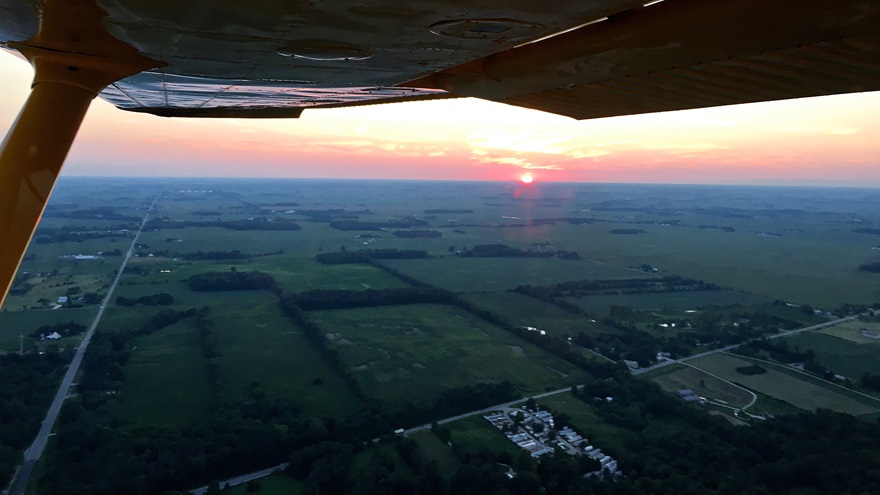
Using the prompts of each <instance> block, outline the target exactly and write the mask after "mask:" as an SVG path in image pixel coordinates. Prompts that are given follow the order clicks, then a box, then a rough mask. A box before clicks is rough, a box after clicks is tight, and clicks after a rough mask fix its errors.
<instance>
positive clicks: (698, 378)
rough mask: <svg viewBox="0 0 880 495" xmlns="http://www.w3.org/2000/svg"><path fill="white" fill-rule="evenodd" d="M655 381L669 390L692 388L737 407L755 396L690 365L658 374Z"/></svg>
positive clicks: (749, 401)
mask: <svg viewBox="0 0 880 495" xmlns="http://www.w3.org/2000/svg"><path fill="white" fill-rule="evenodd" d="M667 368H669V367H667ZM663 369H666V368H663ZM653 381H654V382H655V383H657V384H658V385H660V387H661V388H662V389H663V390H666V391H667V392H675V391H677V390H681V389H691V390H693V391H694V392H695V393H696V394H697V395H699V396H701V397H705V398H707V399H709V400H721V401H724V402H725V403H726V404H727V405H729V406H731V407H736V408H742V407H744V406H746V405H748V404H750V403H751V402H752V398H753V397H752V394H750V393H749V392H747V391H745V390H743V389H741V388H739V387H736V386H734V385H731V384H730V383H727V382H725V381H724V380H721V379H718V378H715V377H714V376H712V375H709V374H707V373H705V372H703V371H700V370H697V369H694V368H691V367H689V366H688V367H685V368H682V369H677V370H674V371H672V372H671V373H666V374H664V375H659V376H656V377H654V378H653Z"/></svg>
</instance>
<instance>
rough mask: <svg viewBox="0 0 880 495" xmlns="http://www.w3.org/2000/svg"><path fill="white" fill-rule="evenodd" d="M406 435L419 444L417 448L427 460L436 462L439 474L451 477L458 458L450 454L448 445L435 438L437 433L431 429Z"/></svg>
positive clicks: (456, 466) (447, 477)
mask: <svg viewBox="0 0 880 495" xmlns="http://www.w3.org/2000/svg"><path fill="white" fill-rule="evenodd" d="M407 436H408V437H409V438H411V439H413V440H415V441H416V442H417V443H418V444H419V449H421V451H422V453H423V454H425V457H427V458H428V460H429V461H436V462H437V467H438V468H440V474H442V475H443V477H444V478H446V479H449V478H451V477H452V475H454V474H455V472H456V471H457V470H458V465H459V462H458V459H456V457H455V456H454V455H453V454H452V450H451V449H450V448H449V446H448V445H446V444H444V443H443V442H441V441H440V439H439V438H437V435H434V434H433V433H432V432H431V431H419V432H416V433H413V434H411V435H407Z"/></svg>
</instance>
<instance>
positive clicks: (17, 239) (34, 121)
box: [0, 71, 97, 306]
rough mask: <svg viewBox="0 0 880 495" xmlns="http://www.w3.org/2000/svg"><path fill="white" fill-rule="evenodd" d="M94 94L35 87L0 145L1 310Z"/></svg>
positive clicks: (61, 85) (64, 85) (59, 85)
mask: <svg viewBox="0 0 880 495" xmlns="http://www.w3.org/2000/svg"><path fill="white" fill-rule="evenodd" d="M71 72H73V71H71ZM96 94H97V93H96V92H94V91H90V90H89V89H86V88H84V87H82V86H81V85H79V84H76V83H74V82H63V81H62V82H56V81H44V82H37V83H36V84H34V86H33V88H32V89H31V94H30V97H29V98H28V100H27V102H26V103H25V105H24V108H22V110H21V113H20V114H19V115H18V118H17V119H16V120H15V123H14V124H13V125H12V128H11V129H10V130H9V132H8V134H7V135H6V139H4V140H3V143H2V144H0V238H2V240H0V289H2V290H3V297H2V298H0V306H2V302H3V300H5V298H6V293H7V291H8V290H9V287H10V285H11V284H12V280H13V278H14V277H15V272H16V270H17V269H18V265H19V262H20V261H21V258H22V256H23V255H24V252H25V250H26V249H27V246H28V242H30V239H31V236H32V235H33V232H34V229H36V226H37V223H38V222H39V220H40V216H41V215H42V213H43V209H44V208H45V206H46V202H47V201H48V200H49V195H50V194H51V193H52V188H53V187H54V186H55V180H56V179H57V178H58V173H59V172H61V165H62V164H63V163H64V158H65V157H66V156H67V152H68V150H69V149H70V145H71V144H73V138H74V137H76V132H77V130H79V126H80V123H81V122H82V119H83V117H85V114H86V110H88V108H89V104H90V103H91V101H92V99H93V98H94V97H95V95H96Z"/></svg>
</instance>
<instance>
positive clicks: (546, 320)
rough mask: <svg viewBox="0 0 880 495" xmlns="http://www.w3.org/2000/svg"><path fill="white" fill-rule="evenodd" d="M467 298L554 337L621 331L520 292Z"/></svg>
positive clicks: (490, 293)
mask: <svg viewBox="0 0 880 495" xmlns="http://www.w3.org/2000/svg"><path fill="white" fill-rule="evenodd" d="M463 297H464V298H465V299H467V300H468V301H470V302H472V303H474V304H477V305H478V306H480V307H483V308H485V309H488V310H489V311H492V312H493V313H496V314H499V315H502V316H504V317H505V318H507V319H509V320H510V321H512V322H513V323H515V324H517V325H522V326H528V327H535V328H538V329H540V330H544V331H546V332H547V333H548V334H550V335H560V334H566V333H568V334H577V333H580V332H584V333H586V334H588V335H596V334H599V333H605V332H610V333H614V332H618V331H619V330H617V329H615V328H611V327H608V326H606V325H603V324H602V323H600V322H597V321H595V320H593V319H591V318H587V317H584V316H582V315H578V314H575V313H572V312H570V311H566V310H564V309H562V308H560V307H558V306H554V305H553V304H548V303H545V302H543V301H540V300H538V299H535V298H533V297H529V296H526V295H523V294H519V293H516V292H482V293H475V294H465V295H464V296H463Z"/></svg>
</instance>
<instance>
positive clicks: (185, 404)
mask: <svg viewBox="0 0 880 495" xmlns="http://www.w3.org/2000/svg"><path fill="white" fill-rule="evenodd" d="M204 365H205V362H204V359H203V358H202V352H201V349H200V348H199V339H198V334H197V331H196V327H195V322H194V319H193V318H187V319H185V320H182V321H180V322H178V323H175V324H174V325H171V326H169V327H166V328H163V329H162V330H160V331H158V332H156V333H153V334H151V335H147V336H145V337H141V338H139V339H137V341H136V347H135V349H134V351H133V352H132V354H131V359H130V360H129V361H128V363H126V365H125V380H124V381H123V386H122V403H123V407H122V415H123V417H125V418H127V419H129V420H134V421H140V422H142V423H145V424H157V425H162V426H182V425H186V424H189V423H191V422H194V421H197V420H198V419H199V418H200V417H202V416H204V415H206V414H208V413H210V412H211V404H210V396H209V388H208V377H207V374H206V373H205V367H204Z"/></svg>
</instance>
